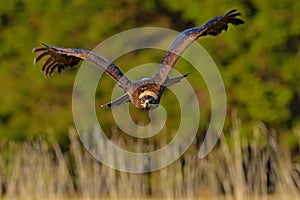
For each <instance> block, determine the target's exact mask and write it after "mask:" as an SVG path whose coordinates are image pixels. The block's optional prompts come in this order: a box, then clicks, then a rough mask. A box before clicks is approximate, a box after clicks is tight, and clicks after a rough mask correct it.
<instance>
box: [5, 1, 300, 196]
mask: <svg viewBox="0 0 300 200" xmlns="http://www.w3.org/2000/svg"><path fill="white" fill-rule="evenodd" d="M233 8H236V9H238V11H239V12H241V13H242V16H241V17H240V18H242V19H243V20H244V21H245V24H243V25H241V26H238V27H233V26H230V27H229V30H228V32H223V33H222V34H221V35H220V36H217V37H211V36H209V37H204V38H200V39H199V40H198V42H199V43H200V44H201V45H202V46H203V47H204V48H205V49H206V51H207V52H208V53H209V54H210V55H211V57H212V58H213V60H214V61H215V63H216V64H217V66H218V68H219V70H220V72H221V74H222V77H223V80H224V84H225V88H226V94H227V101H228V102H227V103H228V104H227V106H228V108H227V119H226V124H225V127H224V138H223V142H224V144H225V143H226V145H227V147H228V152H227V151H225V150H224V148H223V149H222V148H221V150H220V152H222V153H220V155H223V154H224V151H225V152H227V153H228V155H231V153H230V151H231V150H230V149H231V148H233V147H235V143H234V140H233V139H234V138H233V136H232V134H231V133H233V132H234V131H233V130H236V131H237V132H238V136H236V137H238V141H240V142H239V143H238V144H236V145H240V146H243V145H244V144H245V143H247V144H248V145H245V146H243V147H241V151H240V153H241V157H240V159H241V160H240V164H241V165H240V168H241V169H240V170H241V173H245V174H247V173H248V171H247V167H245V166H246V164H245V159H244V157H243V156H246V157H247V158H248V161H249V160H251V159H250V158H252V157H253V152H252V150H253V149H254V147H253V146H251V145H250V144H252V143H251V142H253V140H255V138H256V139H257V137H259V138H260V136H257V135H255V133H256V134H257V133H260V131H262V132H263V133H264V134H262V135H263V137H264V138H265V140H264V139H261V138H260V139H258V142H257V143H255V144H256V145H258V146H259V145H262V146H263V147H262V148H261V149H260V148H258V149H260V150H261V151H260V150H255V152H265V151H267V150H266V149H268V147H270V145H269V144H270V141H273V140H274V141H276V144H278V146H276V148H279V147H280V148H283V149H284V150H286V151H284V152H286V154H284V156H283V157H282V158H284V159H283V160H284V161H286V162H287V163H290V166H291V169H292V168H294V167H292V166H294V165H292V163H296V164H297V163H298V162H300V156H299V141H300V140H299V137H300V135H299V134H298V133H299V132H300V131H299V130H300V129H299V126H300V84H299V80H300V69H299V66H300V51H299V46H300V14H299V10H300V2H298V1H292V0H285V1H282V0H265V1H258V0H227V1H218V2H215V1H209V0H204V1H197V0H193V1H191V0H181V1H176V2H175V1H171V0H153V1H142V0H116V1H104V0H98V1H88V2H87V1H83V0H63V1H60V0H51V1H50V0H49V1H48V0H42V1H33V0H11V1H4V2H2V3H1V7H0V47H1V48H0V58H1V59H0V85H1V94H0V150H1V152H0V153H1V159H0V162H1V163H0V169H2V172H0V175H1V177H2V178H0V183H1V184H2V189H1V190H0V191H1V193H2V194H3V195H6V194H8V193H9V192H10V193H9V194H13V193H14V191H18V193H19V194H22V192H20V191H22V190H21V189H16V188H17V186H15V188H14V187H12V188H13V189H9V188H10V186H9V183H10V181H11V178H12V177H14V173H13V172H14V170H12V169H15V168H12V167H11V165H13V166H17V167H16V169H19V168H22V165H21V164H20V163H22V162H21V161H20V163H19V165H17V164H16V163H15V162H13V160H15V159H12V158H15V157H16V156H17V155H19V156H20V155H21V157H17V158H19V159H20V160H22V155H23V154H18V152H19V151H18V150H19V149H22V152H24V149H23V148H24V144H26V145H27V147H26V148H29V147H28V146H30V147H32V146H33V147H34V148H31V150H32V149H33V150H32V151H33V152H35V151H34V149H37V150H38V151H40V150H41V149H43V148H44V147H43V145H45V146H46V147H47V148H46V147H45V148H46V150H44V151H42V150H41V152H44V153H45V152H46V153H45V154H46V155H48V154H47V153H49V154H50V155H52V154H51V152H52V153H53V152H56V153H54V157H55V156H57V155H62V156H63V157H64V156H67V155H68V154H72V153H70V151H71V150H70V149H71V146H72V137H73V136H72V137H70V134H71V132H72V131H71V130H73V127H74V122H73V117H72V106H71V105H72V89H73V82H74V80H75V76H76V72H77V70H78V69H77V68H74V69H70V70H66V71H63V72H62V74H60V75H58V74H55V76H53V77H51V78H45V77H44V76H43V74H42V73H41V71H40V67H41V64H38V65H33V59H34V57H35V55H34V54H33V53H32V49H33V48H34V47H37V46H40V42H45V43H47V44H50V45H54V46H61V47H74V48H75V47H76V48H79V47H80V48H85V49H93V48H94V47H95V46H96V45H98V44H99V43H100V42H101V41H103V40H105V39H106V38H108V37H110V36H113V35H114V34H117V33H119V32H121V31H125V30H128V29H132V28H138V27H145V26H158V27H164V28H170V29H174V30H176V31H179V32H180V31H183V30H185V29H186V28H190V27H194V26H200V25H202V24H204V23H205V22H206V21H207V20H209V19H211V18H212V17H214V16H217V15H220V14H224V13H226V12H227V11H229V10H231V9H233ZM120 48H122V46H120ZM164 53H165V52H163V51H150V50H145V51H141V52H133V53H129V54H126V55H124V56H123V57H121V58H120V59H118V60H116V64H117V65H118V66H119V67H120V68H121V70H122V71H123V72H126V71H128V70H130V69H131V68H132V67H134V66H136V65H139V64H144V63H149V62H160V61H161V59H162V58H163V56H164ZM175 69H176V70H178V71H180V72H181V73H187V72H190V71H192V72H193V69H192V67H191V66H189V65H188V63H187V62H186V61H184V60H183V59H180V60H179V62H178V63H177V65H176V66H175ZM104 80H107V86H105V87H101V85H100V86H99V87H98V91H97V94H96V99H97V102H98V103H99V105H101V104H104V103H107V102H108V101H109V100H110V95H111V90H112V88H113V87H114V84H115V83H114V82H113V81H112V80H110V78H109V77H108V76H107V77H104ZM188 81H189V82H190V83H191V84H192V85H193V87H194V90H195V91H196V93H197V94H198V95H199V101H200V103H201V105H200V107H201V121H200V128H199V133H198V135H197V141H196V143H197V144H195V151H190V153H189V152H187V154H189V155H187V156H191V155H192V157H193V159H195V160H194V161H193V162H192V163H197V162H198V161H196V160H197V158H196V157H197V155H196V154H197V153H195V152H196V149H197V145H198V144H199V143H201V139H202V137H203V133H205V130H206V129H205V128H206V127H207V125H208V123H209V116H210V102H209V95H208V92H207V89H206V87H205V84H204V83H203V81H202V80H201V76H200V75H199V74H198V75H197V73H192V74H191V75H190V76H189V77H188ZM102 83H103V82H102ZM172 99H173V98H172V94H171V93H167V94H166V96H164V97H163V101H162V103H163V105H164V106H165V107H166V109H167V110H170V112H172V109H171V107H170V105H173V103H174V102H172V101H173V100H172ZM83 106H84V105H83ZM96 109H99V110H100V109H103V108H100V106H99V107H96ZM131 110H132V115H133V119H134V120H135V121H137V122H143V121H145V120H146V121H147V116H145V113H141V112H140V111H136V109H131ZM101 112H102V111H101ZM103 112H105V113H106V114H107V117H106V118H107V121H104V122H103V120H102V121H101V123H102V124H101V125H102V126H103V127H104V129H105V130H108V131H109V132H112V133H116V132H117V133H118V128H117V127H116V125H115V123H114V121H113V119H112V117H111V113H110V111H108V110H106V111H103ZM176 113H177V112H176V110H175V111H174V110H173V113H172V114H171V117H169V118H168V120H170V121H176V119H177V120H178V119H180V113H179V114H178V115H177V114H176ZM102 115H103V114H102ZM173 124H175V125H174V127H172V125H170V127H169V129H168V131H169V130H171V131H172V130H173V128H174V130H176V128H177V125H176V123H173ZM73 132H74V130H73ZM71 135H72V134H71ZM74 137H75V136H74ZM110 137H114V136H113V134H112V135H110ZM118 137H119V136H118ZM49 138H50V139H49ZM270 138H273V139H271V140H270ZM73 139H74V138H73ZM157 139H159V138H157ZM74 140H75V139H74ZM74 140H73V141H74ZM124 140H127V139H126V138H125V139H124ZM44 141H45V142H44ZM53 141H55V142H53ZM245 141H246V142H245ZM36 142H37V143H38V144H39V145H37V146H38V147H36V146H35V144H36ZM148 142H151V140H150V141H148ZM49 144H50V145H49ZM53 144H57V146H56V148H54V147H55V145H53ZM76 144H77V143H76ZM70 145H71V146H70ZM73 145H74V144H73ZM78 145H80V144H78ZM220 146H222V144H221V145H220ZM244 147H245V148H244ZM271 147H272V148H271V150H270V151H269V152H273V150H274V149H276V148H275V147H274V146H272V145H271ZM273 147H274V148H273ZM45 148H44V149H45ZM29 149H30V148H29ZM53 149H54V150H53ZM55 149H56V150H55ZM57 149H60V150H61V154H60V153H57V152H60V151H58V150H57ZM225 149H226V148H225ZM31 150H28V151H29V152H30V151H31ZM16 152H17V153H16ZM25 152H26V151H25ZM249 152H252V154H251V155H250V153H249ZM41 154H42V153H41ZM270 154H271V153H270ZM26 155H27V154H26ZM29 155H32V154H31V153H29ZM38 155H39V154H37V159H39V156H38ZM233 155H239V154H233ZM257 155H259V153H258V154H257ZM268 155H269V154H268ZM86 156H87V155H86ZM217 157H218V156H217ZM221 157H222V156H221ZM278 158H281V157H278ZM89 159H92V158H89ZM215 159H216V160H218V159H217V158H216V157H214V158H212V160H215ZM16 160H17V159H16ZM50 160H51V159H50ZM67 160H68V159H67ZM71 160H72V159H71ZM183 160H184V158H183ZM212 160H211V161H212ZM221 160H222V159H221ZM225 160H226V159H225ZM233 160H234V159H233ZM246 160H247V159H246ZM271 160H272V159H271ZM275 160H277V161H278V159H277V158H276V159H275ZM75 161H76V159H75ZM75 161H74V162H73V164H74V163H76V162H75ZM227 161H228V160H227ZM229 161H230V159H229ZM265 161H266V162H265V163H263V165H262V168H263V172H262V173H265V174H267V173H269V172H270V171H272V170H274V165H273V164H272V163H273V162H271V161H270V160H268V159H266V160H265ZM66 162H69V161H66ZM93 162H94V161H93ZM249 162H250V161H249ZM249 162H248V163H249ZM58 163H59V162H58ZM70 163H71V164H70ZM70 163H69V164H66V169H69V170H70V177H71V182H72V184H73V186H72V187H71V189H66V190H64V189H62V193H65V192H66V191H67V192H66V193H67V194H75V193H77V192H78V191H80V190H79V189H78V188H80V184H79V183H77V182H76V180H75V178H73V179H72V177H77V175H78V174H76V173H75V172H74V171H76V170H73V171H72V170H71V169H73V168H72V162H71V161H70ZM83 163H84V162H83ZM86 163H88V162H86ZM186 163H188V161H186V160H185V161H184V162H181V163H180V164H179V165H178V166H182V167H183V168H182V169H184V164H186ZM220 163H222V161H220ZM224 163H226V162H225V161H224ZM246 163H247V162H246ZM274 163H276V162H275V161H274ZM215 164H216V163H215ZM227 164H228V163H227ZM277 164H278V163H277ZM94 165H96V164H95V163H94ZM97 166H98V164H97ZM99 166H100V165H99ZM175 166H177V165H175ZM191 166H192V167H195V166H194V165H192V164H191ZM197 166H198V165H197ZM199 166H200V164H199ZM201 166H207V165H205V164H204V165H203V164H202V165H201ZM216 166H218V165H216ZM234 166H236V165H234ZM266 166H267V167H266ZM278 166H279V167H278ZM100 168H101V167H99V169H100ZM229 168H230V167H229ZM172 169H173V168H172ZM180 169H181V168H180ZM191 169H192V168H191ZM276 169H277V170H278V169H280V165H279V164H278V165H276ZM107 170H108V169H107ZM195 170H196V168H195ZM179 171H181V170H179ZM191 171H193V170H191ZM254 171H255V170H254ZM181 172H182V173H183V171H181ZM213 172H214V171H212V173H213ZM99 173H100V172H99ZM99 173H98V174H99ZM111 173H113V172H111ZM220 173H221V172H220ZM274 173H275V172H274ZM293 173H294V172H293ZM298 173H299V172H298ZM245 174H244V175H242V177H244V183H245V185H246V186H248V184H247V183H248V182H247V180H248V179H249V177H248V176H246V175H245ZM15 176H16V177H18V176H17V175H15ZM120 176H121V178H122V175H120ZM125 176H126V175H125ZM160 177H163V176H160ZM182 177H183V179H184V176H182ZM245 177H248V178H245ZM266 177H267V178H265V179H266V180H265V182H263V183H262V185H264V183H265V184H266V185H268V187H267V186H265V188H267V189H265V190H264V189H260V192H262V193H264V191H265V193H268V192H274V191H277V190H276V189H274V188H275V186H274V185H275V184H274V185H273V186H272V187H271V189H270V187H269V186H270V183H271V182H272V181H271V180H273V179H270V174H269V175H266ZM275 177H277V178H278V177H280V176H279V175H278V174H277V175H276V176H275ZM117 178H118V176H117V175H116V176H114V181H116V180H117ZM119 178H120V177H119ZM123 178H124V177H123ZM227 178H228V177H227ZM218 179H220V180H218ZM269 179H270V180H269ZM1 180H2V182H1ZM14 180H16V179H14ZM108 180H110V179H108ZM122 180H123V179H122ZM132 180H134V181H135V182H136V181H137V180H135V179H132ZM139 180H140V181H141V182H143V183H144V184H145V185H147V184H148V185H147V187H146V188H144V189H142V190H141V191H145V192H144V193H143V195H145V196H147V195H148V196H151V194H153V191H155V190H154V189H153V188H152V187H151V184H150V186H149V180H148V178H147V175H145V176H141V177H139ZM162 180H163V179H162ZM201 180H202V179H201ZM205 180H206V179H205ZM207 180H210V179H209V178H208V179H207ZM213 180H214V181H215V182H216V183H219V185H220V187H217V188H215V189H213V190H209V191H213V192H216V193H217V194H222V193H224V192H225V193H226V192H228V191H229V192H228V194H235V193H234V192H236V190H234V189H228V188H227V189H226V184H225V185H224V183H223V182H222V180H223V178H215V179H213ZM228 180H230V179H228ZM249 180H250V179H249ZM276 180H278V179H276ZM289 180H290V183H291V184H292V182H294V183H296V185H297V181H295V178H293V179H289ZM177 181H178V180H177ZM194 181H195V180H192V179H191V180H190V182H189V183H191V184H192V183H194ZM124 182H126V181H124ZM183 182H184V181H183ZM229 182H230V181H229ZM273 182H276V181H273ZM287 182H289V181H287ZM14 183H16V185H18V184H17V181H15V182H14ZM172 183H173V182H172ZM174 183H177V182H174ZM197 183H198V182H197ZM209 183H213V181H212V182H209ZM185 184H187V183H186V182H185ZM222 184H223V185H222ZM11 185H13V183H11ZM66 185H68V184H66ZM100 185H101V184H100ZM107 185H108V186H106V188H109V184H108V183H107ZM111 185H114V183H113V182H112V183H111ZM195 185H197V184H196V183H195ZM229 185H230V186H228V187H229V188H234V184H229ZM232 185H233V186H232ZM246 186H245V188H247V187H246ZM288 186H289V187H290V185H288ZM298 186H299V183H298ZM99 187H100V186H99ZM186 187H187V188H188V185H186ZM149 188H150V189H149ZM170 188H172V187H170ZM174 188H176V187H173V189H174ZM283 188H284V187H283ZM295 188H297V187H295ZM107 190H108V189H107ZM245 190H246V189H245ZM55 191H57V190H55ZM70 191H71V192H70ZM116 191H118V190H116ZM149 191H150V193H149ZM151 191H152V193H151ZM195 191H197V187H195V190H192V191H190V193H191V195H192V196H193V195H196V192H195ZM242 191H243V190H242ZM68 192H69V193H68ZM79 193H80V192H79ZM100 193H101V192H99V194H100ZM116 193H118V192H116ZM80 194H83V192H82V191H81V193H80ZM87 194H88V193H87ZM97 194H98V193H97V192H96V195H97ZM101 194H102V193H101ZM105 194H106V195H108V196H109V195H111V193H105ZM170 194H173V196H174V194H175V193H172V192H170ZM183 194H185V195H188V194H189V193H188V192H187V191H185V192H183ZM238 194H239V193H238ZM113 195H115V196H118V195H117V194H115V193H112V196H113ZM157 196H158V197H161V196H164V195H162V193H159V192H158V193H157ZM175 196H176V195H175ZM237 197H239V196H237Z"/></svg>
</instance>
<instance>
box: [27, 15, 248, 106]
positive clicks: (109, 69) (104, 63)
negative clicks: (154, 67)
mask: <svg viewBox="0 0 300 200" xmlns="http://www.w3.org/2000/svg"><path fill="white" fill-rule="evenodd" d="M240 15H241V14H240V13H239V12H237V11H236V10H231V11H229V12H228V13H226V14H224V15H220V16H217V17H215V18H213V19H211V20H209V21H208V22H207V23H205V24H204V25H202V26H200V27H194V28H190V29H187V30H185V31H183V32H182V33H180V34H179V35H178V36H177V38H176V39H175V41H174V42H173V43H172V45H171V47H170V48H169V50H168V52H167V53H166V55H165V57H164V58H163V60H162V62H161V64H160V67H159V69H158V71H157V72H156V74H155V75H154V77H151V78H144V79H141V80H139V81H136V82H131V81H130V80H129V79H128V78H127V77H126V76H125V75H124V74H123V73H122V72H121V70H120V69H119V68H118V67H117V66H116V65H115V64H114V63H112V62H111V61H109V60H107V59H105V58H103V57H101V56H99V55H97V54H95V53H93V52H91V51H88V50H85V49H74V48H60V47H54V46H48V45H46V44H43V45H44V46H43V47H39V48H35V49H33V52H38V53H40V54H39V55H38V56H37V57H36V58H35V61H34V63H37V62H38V61H39V60H40V59H41V58H43V57H46V56H49V57H48V59H47V60H46V61H45V63H44V65H43V67H42V71H43V72H44V74H45V76H51V75H52V74H53V73H54V71H57V72H58V73H60V72H61V71H62V70H64V69H65V68H68V67H73V66H75V65H77V64H78V63H79V62H80V60H88V61H90V62H92V63H94V64H96V65H97V66H99V67H101V68H102V69H104V70H105V72H106V73H107V74H108V75H110V76H111V77H112V78H113V79H114V80H115V81H116V82H117V83H118V85H119V87H121V88H122V89H123V90H124V95H122V96H121V97H120V98H118V99H116V100H114V101H112V102H110V103H108V104H106V106H107V107H112V106H116V105H120V104H123V103H128V102H131V103H133V104H134V105H135V106H136V107H137V108H138V109H141V110H149V109H154V108H155V107H157V106H158V105H159V102H160V98H161V96H162V94H163V92H164V89H165V88H166V87H168V86H171V85H174V84H176V83H178V82H180V81H181V80H182V79H183V78H184V77H186V76H187V75H188V74H186V75H183V76H179V77H176V78H170V77H169V76H168V75H169V73H170V71H171V69H172V68H173V67H174V65H175V64H176V62H177V60H178V59H179V57H180V55H181V54H182V53H183V52H184V51H185V49H186V48H187V47H188V46H189V45H190V44H191V43H192V42H194V41H195V40H197V39H198V38H199V37H201V36H206V35H212V36H216V35H218V34H220V33H221V32H222V31H223V30H227V29H228V24H233V25H239V24H243V23H244V21H243V20H241V19H239V18H237V17H238V16H240Z"/></svg>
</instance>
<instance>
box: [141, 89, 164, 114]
mask: <svg viewBox="0 0 300 200" xmlns="http://www.w3.org/2000/svg"><path fill="white" fill-rule="evenodd" d="M139 102H140V109H142V110H150V109H151V110H152V109H155V108H156V107H157V106H158V104H159V100H158V96H157V95H156V94H155V93H154V92H152V91H148V90H147V91H144V92H142V93H141V94H140V95H139Z"/></svg>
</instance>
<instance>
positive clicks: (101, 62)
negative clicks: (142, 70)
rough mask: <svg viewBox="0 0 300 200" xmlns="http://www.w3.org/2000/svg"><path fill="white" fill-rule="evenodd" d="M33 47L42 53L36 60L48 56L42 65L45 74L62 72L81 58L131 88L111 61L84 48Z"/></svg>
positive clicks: (35, 50)
mask: <svg viewBox="0 0 300 200" xmlns="http://www.w3.org/2000/svg"><path fill="white" fill-rule="evenodd" d="M43 45H44V47H39V48H35V49H33V52H37V53H40V54H39V55H38V56H37V57H36V58H35V60H34V63H37V62H38V61H39V60H41V59H42V58H43V57H47V56H49V57H48V59H47V60H46V61H45V63H44V64H43V67H42V71H43V72H44V74H45V76H51V75H52V74H53V73H54V71H55V70H57V72H58V73H60V72H61V71H62V70H64V69H66V68H68V67H73V66H75V65H77V64H78V63H79V62H80V60H88V61H90V62H92V63H94V64H96V65H97V66H99V67H101V68H102V69H104V70H105V72H106V73H107V74H108V75H110V76H111V77H112V78H113V79H114V80H116V81H117V83H118V85H119V86H120V87H121V88H123V89H124V90H125V91H127V90H129V89H130V86H131V82H130V80H129V79H128V78H127V77H126V76H125V75H124V74H123V73H122V72H121V70H120V69H119V68H118V67H117V66H116V65H115V64H114V63H112V62H111V61H109V60H107V59H105V58H103V57H101V56H99V55H97V54H95V53H93V52H91V51H88V50H84V49H73V48H60V47H54V46H48V45H46V44H43Z"/></svg>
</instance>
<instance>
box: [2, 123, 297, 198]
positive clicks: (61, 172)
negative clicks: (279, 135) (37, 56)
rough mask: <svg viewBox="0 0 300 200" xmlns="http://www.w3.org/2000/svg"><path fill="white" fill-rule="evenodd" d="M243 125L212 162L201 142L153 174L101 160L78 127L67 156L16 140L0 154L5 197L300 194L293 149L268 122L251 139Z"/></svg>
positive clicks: (213, 154)
mask: <svg viewBox="0 0 300 200" xmlns="http://www.w3.org/2000/svg"><path fill="white" fill-rule="evenodd" d="M240 126H241V124H240V122H239V121H238V120H236V119H235V120H233V126H232V130H231V132H230V134H228V137H226V138H225V137H224V135H223V136H222V137H221V139H220V143H219V144H218V146H216V147H215V148H214V150H213V151H212V152H211V153H210V154H209V155H208V156H207V157H206V158H205V159H198V157H197V151H198V147H196V145H195V144H193V145H192V146H191V147H190V149H189V150H188V152H186V153H185V154H184V156H182V158H181V159H180V160H178V161H176V162H175V163H173V164H172V165H170V166H168V167H166V168H164V169H162V170H159V171H156V172H152V173H147V174H130V173H123V172H118V171H116V170H113V169H111V168H109V167H106V166H103V165H101V164H100V163H99V162H98V161H97V160H95V159H93V158H92V157H91V155H90V154H89V153H88V152H87V151H86V150H84V149H83V148H82V145H81V143H80V141H79V139H78V137H77V134H76V132H75V130H70V133H69V137H70V141H71V144H70V151H68V152H64V153H63V152H62V150H61V148H60V146H59V145H58V143H57V142H56V141H55V140H53V141H52V145H51V146H50V147H49V145H47V144H46V143H45V142H43V141H37V142H28V143H24V144H23V145H22V146H21V148H19V147H16V146H17V145H14V144H9V145H6V146H8V149H6V151H7V152H10V154H9V157H7V156H5V155H3V154H1V155H0V184H1V186H2V187H0V192H1V194H2V197H3V198H4V199H16V198H17V199H73V198H76V199H97V198H100V197H101V198H107V199H117V198H121V199H124V198H125V199H132V198H136V199H140V198H154V199H156V198H157V199H166V198H168V199H173V198H182V199H297V198H299V197H300V196H299V186H300V176H299V173H300V171H299V170H296V169H297V168H298V169H299V168H300V167H299V165H297V164H293V163H292V161H291V157H290V154H289V151H290V150H289V149H284V148H282V147H280V146H279V145H278V143H277V141H276V137H275V133H273V132H270V131H267V130H266V128H265V127H264V126H263V125H262V124H258V125H257V126H255V127H254V129H253V138H252V139H251V140H248V139H242V138H241V135H240V128H241V127H240ZM298 133H299V131H295V134H298ZM299 143H300V140H299ZM0 149H1V148H0ZM2 150H3V149H2Z"/></svg>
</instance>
